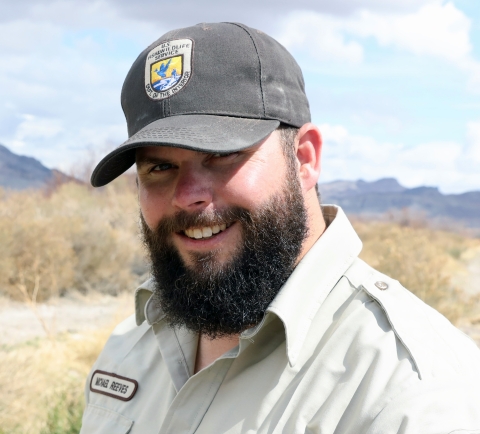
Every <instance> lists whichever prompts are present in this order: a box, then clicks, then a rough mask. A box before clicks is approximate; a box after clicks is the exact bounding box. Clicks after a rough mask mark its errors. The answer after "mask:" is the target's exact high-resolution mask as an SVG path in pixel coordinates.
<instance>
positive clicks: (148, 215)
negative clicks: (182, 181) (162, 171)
mask: <svg viewBox="0 0 480 434" xmlns="http://www.w3.org/2000/svg"><path fill="white" fill-rule="evenodd" d="M164 198H165V196H164V195H159V194H155V192H154V191H151V190H150V189H146V188H143V187H140V188H139V190H138V202H139V205H140V211H141V212H142V215H143V218H144V219H145V222H146V223H147V225H148V227H149V228H150V229H154V228H155V227H156V226H157V224H158V222H159V221H160V220H161V219H162V217H164V216H165V214H166V210H167V201H166V200H165V199H164Z"/></svg>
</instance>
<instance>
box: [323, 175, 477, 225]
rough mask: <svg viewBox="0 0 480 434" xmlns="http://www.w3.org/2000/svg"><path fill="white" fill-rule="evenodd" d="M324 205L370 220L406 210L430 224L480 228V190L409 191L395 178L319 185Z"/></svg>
mask: <svg viewBox="0 0 480 434" xmlns="http://www.w3.org/2000/svg"><path fill="white" fill-rule="evenodd" d="M319 189H320V193H321V196H322V202H323V203H334V204H337V205H340V206H341V207H342V208H343V209H344V211H345V212H346V213H347V214H354V215H358V216H364V217H367V218H372V217H374V218H378V217H385V216H387V215H388V214H390V215H392V214H395V213H397V214H398V212H399V211H406V210H408V213H409V214H410V216H411V217H414V216H416V217H421V218H424V219H426V220H428V221H430V222H434V223H439V224H446V225H459V226H463V227H471V228H480V191H471V192H467V193H462V194H442V193H441V192H440V191H439V190H438V188H436V187H416V188H406V187H404V186H402V185H401V184H400V183H399V182H398V181H397V180H396V179H394V178H383V179H379V180H378V181H373V182H366V181H362V180H359V181H333V182H329V183H325V184H320V185H319Z"/></svg>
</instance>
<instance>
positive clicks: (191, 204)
mask: <svg viewBox="0 0 480 434" xmlns="http://www.w3.org/2000/svg"><path fill="white" fill-rule="evenodd" d="M211 184H212V183H211V180H210V179H209V177H208V174H207V173H205V171H204V170H201V168H199V167H195V166H193V165H189V166H183V167H182V168H180V169H179V173H178V178H177V183H176V186H175V191H174V194H173V199H172V205H173V206H174V207H175V208H177V209H179V210H185V211H200V210H202V209H205V208H206V207H208V205H210V204H211V203H212V200H213V192H212V185H211Z"/></svg>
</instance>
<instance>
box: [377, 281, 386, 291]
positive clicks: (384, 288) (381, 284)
mask: <svg viewBox="0 0 480 434" xmlns="http://www.w3.org/2000/svg"><path fill="white" fill-rule="evenodd" d="M375 286H376V287H377V288H378V289H381V290H382V291H385V290H386V289H387V288H388V285H387V284H386V283H385V282H381V281H378V282H375Z"/></svg>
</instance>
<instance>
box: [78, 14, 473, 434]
mask: <svg viewBox="0 0 480 434" xmlns="http://www.w3.org/2000/svg"><path fill="white" fill-rule="evenodd" d="M122 106H123V109H124V112H125V115H126V118H127V124H128V133H129V137H130V138H129V139H128V140H127V141H126V142H125V143H124V144H123V145H122V146H120V147H119V148H118V149H116V150H115V151H113V152H111V153H110V154H109V155H107V156H106V157H105V158H104V159H103V160H102V161H101V162H100V163H99V164H98V166H97V167H96V169H95V171H94V173H93V175H92V184H93V185H94V186H101V185H105V184H106V183H108V182H110V181H111V180H113V179H114V178H115V177H117V176H118V175H120V174H121V173H123V172H124V171H125V170H127V169H128V168H129V167H130V166H131V165H133V164H134V163H136V165H137V172H138V197H139V203H140V210H141V214H140V216H141V225H142V229H143V236H144V241H145V245H146V247H147V249H148V252H149V254H150V258H151V262H152V278H151V279H150V280H149V281H147V282H146V283H145V284H144V285H142V286H141V287H140V288H139V289H138V290H137V292H136V295H135V318H133V317H132V318H129V319H127V320H126V321H124V322H123V323H122V324H120V325H119V326H118V327H117V328H116V330H115V331H114V332H113V334H112V336H111V337H110V339H109V341H108V342H107V344H106V346H105V348H104V350H103V352H102V353H101V355H100V356H99V358H98V360H97V362H96V363H95V366H94V367H93V369H92V372H91V374H90V375H89V377H88V379H87V387H86V404H87V407H86V410H85V414H84V418H83V427H82V433H89V434H91V433H109V434H112V433H141V434H149V433H162V434H163V433H165V434H166V433H175V434H178V433H194V432H195V433H208V434H212V433H323V434H327V433H336V434H340V433H341V434H360V433H365V434H367V433H368V434H373V433H382V434H387V433H404V434H407V433H410V434H413V433H415V434H419V433H422V434H427V433H445V434H446V433H475V432H476V433H480V375H479V369H480V352H479V350H478V349H477V348H476V346H475V344H474V343H473V342H472V341H470V340H469V339H468V338H467V337H466V336H464V335H463V334H462V333H461V332H459V331H458V330H457V329H455V328H454V327H453V326H452V325H451V324H450V323H449V322H448V321H447V320H446V319H445V318H443V317H442V316H441V315H440V314H438V313H437V312H435V311H434V310H432V309H431V308H429V307H428V306H426V305H425V304H423V303H422V302H421V301H420V300H418V299H417V298H415V297H414V296H413V295H412V294H410V293H409V292H408V291H407V290H405V289H404V288H402V287H401V285H400V284H399V283H398V282H397V281H394V280H392V279H391V278H389V277H387V276H384V275H382V274H380V273H379V272H377V271H375V270H373V269H371V268H370V267H369V266H368V265H366V264H365V263H364V262H362V261H361V260H359V259H358V257H357V256H358V254H359V252H360V250H361V242H360V240H359V239H358V237H357V235H356V234H355V232H354V230H353V228H352V227H351V225H350V224H349V222H348V220H347V218H346V216H345V215H344V213H343V212H342V210H341V209H339V208H337V207H334V206H323V207H321V206H320V203H319V200H318V197H317V193H316V184H317V180H318V177H319V174H320V157H321V149H322V140H321V135H320V132H319V130H318V128H317V127H316V126H315V125H313V124H311V123H310V113H309V107H308V101H307V99H306V96H305V92H304V82H303V77H302V74H301V71H300V68H299V67H298V65H297V64H296V62H295V61H294V59H293V58H292V57H291V55H290V54H289V53H288V52H287V51H286V50H285V49H284V48H283V47H282V46H281V45H280V44H278V43H277V42H276V41H275V40H273V39H272V38H270V37H269V36H267V35H265V34H264V33H262V32H260V31H258V30H254V29H251V28H249V27H247V26H244V25H241V24H235V23H220V24H200V25H197V26H194V27H189V28H184V29H179V30H175V31H172V32H169V33H167V34H166V35H164V36H162V37H161V38H160V39H159V40H157V41H156V42H155V43H154V44H152V45H151V46H150V47H148V48H147V49H146V50H145V51H144V52H143V53H141V54H140V56H139V57H138V59H137V60H136V61H135V63H134V64H133V66H132V68H131V70H130V72H129V73H128V76H127V78H126V80H125V83H124V86H123V89H122Z"/></svg>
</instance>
